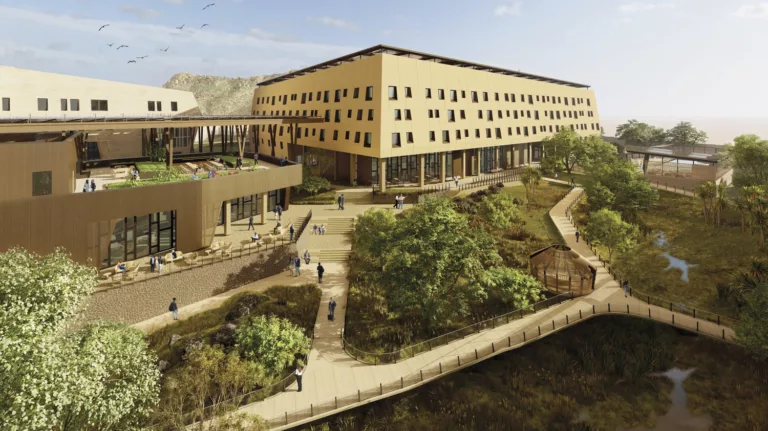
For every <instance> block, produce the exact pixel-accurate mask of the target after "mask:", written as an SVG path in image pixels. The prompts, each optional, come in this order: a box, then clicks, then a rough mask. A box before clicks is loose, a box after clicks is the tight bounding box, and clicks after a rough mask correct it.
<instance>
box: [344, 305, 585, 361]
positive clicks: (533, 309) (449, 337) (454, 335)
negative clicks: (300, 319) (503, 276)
mask: <svg viewBox="0 0 768 431" xmlns="http://www.w3.org/2000/svg"><path fill="white" fill-rule="evenodd" d="M570 299H573V292H566V293H562V294H560V295H557V296H553V297H551V298H547V299H545V300H543V301H539V302H536V303H534V304H531V305H530V306H528V307H524V308H521V309H518V310H515V311H511V312H509V313H505V314H502V315H499V316H495V317H492V318H490V319H486V320H483V321H480V322H476V323H473V324H471V325H468V326H465V327H463V328H460V329H457V330H455V331H451V332H448V333H446V334H442V335H439V336H437V337H434V338H431V339H429V340H426V341H422V342H420V343H416V344H413V345H410V346H407V347H403V348H402V349H399V350H396V351H394V352H366V351H364V350H361V349H358V348H356V347H354V346H352V345H351V344H350V343H349V342H348V341H347V340H346V338H345V337H344V331H342V334H341V343H342V346H343V347H344V351H345V352H347V354H348V355H350V356H352V357H353V358H355V359H356V360H358V361H360V362H363V363H366V364H371V365H379V364H396V363H397V362H398V361H401V360H403V359H407V358H412V357H414V356H417V355H419V354H422V353H424V352H429V351H430V350H433V349H435V348H437V347H440V346H444V345H446V344H448V343H452V342H454V341H456V340H461V339H463V338H465V337H468V336H470V335H473V334H478V333H480V332H483V331H487V330H489V329H494V328H496V327H497V326H501V325H505V324H507V323H509V322H512V321H515V320H519V319H522V318H523V317H525V316H529V315H531V314H534V313H537V312H539V311H541V310H545V309H547V308H549V307H552V306H554V305H558V304H560V303H562V302H565V301H568V300H570Z"/></svg>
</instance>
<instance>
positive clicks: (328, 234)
mask: <svg viewBox="0 0 768 431" xmlns="http://www.w3.org/2000/svg"><path fill="white" fill-rule="evenodd" d="M345 196H346V195H345ZM315 224H316V225H317V226H318V227H319V226H320V225H325V235H313V236H312V238H310V240H309V247H310V249H309V251H310V254H311V255H312V260H313V261H314V262H347V261H349V257H350V256H351V255H352V245H351V243H350V240H351V238H352V233H353V232H354V230H355V218H354V217H333V218H313V219H312V220H311V222H310V226H309V227H308V228H307V230H308V231H310V232H311V230H312V226H313V225H315ZM310 232H307V233H305V235H307V234H309V233H310Z"/></svg>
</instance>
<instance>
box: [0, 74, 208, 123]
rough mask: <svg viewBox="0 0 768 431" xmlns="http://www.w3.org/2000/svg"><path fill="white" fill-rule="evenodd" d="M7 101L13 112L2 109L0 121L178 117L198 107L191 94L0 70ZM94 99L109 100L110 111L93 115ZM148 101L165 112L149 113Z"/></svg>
mask: <svg viewBox="0 0 768 431" xmlns="http://www.w3.org/2000/svg"><path fill="white" fill-rule="evenodd" d="M4 97H8V98H10V99H11V110H10V111H3V110H2V107H1V106H0V118H4V117H29V116H32V117H61V116H64V115H66V116H68V117H92V116H94V115H97V116H99V117H102V116H121V115H125V116H146V115H178V114H180V113H183V112H184V111H187V110H190V109H193V108H196V107H197V101H196V100H195V96H194V95H193V94H192V93H191V92H189V91H181V90H170V89H165V88H160V87H150V86H146V85H136V84H126V83H122V82H113V81H105V80H101V79H91V78H83V77H78V76H70V75H60V74H57V73H47V72H38V71H35V70H27V69H18V68H15V67H8V66H0V98H4ZM38 98H47V99H48V111H38V109H37V99H38ZM61 99H67V108H68V109H67V111H62V110H61ZM70 99H79V101H80V110H79V111H72V110H71V109H70V108H69V100H70ZM91 99H94V100H107V101H108V102H109V103H108V108H109V110H108V111H91ZM149 101H154V102H158V101H159V102H162V111H159V112H158V111H154V112H150V111H149V108H148V104H147V102H149ZM171 102H177V104H178V110H177V111H176V112H173V111H171Z"/></svg>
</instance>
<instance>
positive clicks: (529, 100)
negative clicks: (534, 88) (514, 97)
mask: <svg viewBox="0 0 768 431" xmlns="http://www.w3.org/2000/svg"><path fill="white" fill-rule="evenodd" d="M528 103H529V104H531V105H533V96H532V95H530V94H529V95H528Z"/></svg>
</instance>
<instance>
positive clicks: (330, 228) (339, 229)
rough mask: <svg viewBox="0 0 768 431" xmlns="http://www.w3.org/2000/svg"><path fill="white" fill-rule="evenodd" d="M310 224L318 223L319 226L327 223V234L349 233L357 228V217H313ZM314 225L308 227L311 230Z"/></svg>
mask: <svg viewBox="0 0 768 431" xmlns="http://www.w3.org/2000/svg"><path fill="white" fill-rule="evenodd" d="M310 225H312V226H314V225H317V227H318V228H319V227H320V226H321V225H325V234H326V235H347V234H350V233H352V231H353V230H355V219H354V218H352V217H338V218H329V219H324V220H323V219H316V218H313V219H312V222H311V223H310ZM312 226H309V227H308V229H309V230H311V229H312Z"/></svg>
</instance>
